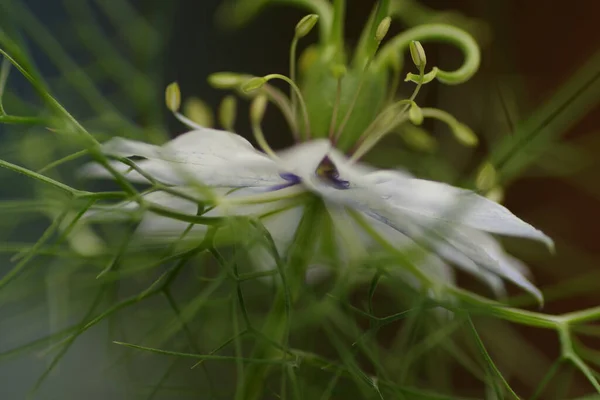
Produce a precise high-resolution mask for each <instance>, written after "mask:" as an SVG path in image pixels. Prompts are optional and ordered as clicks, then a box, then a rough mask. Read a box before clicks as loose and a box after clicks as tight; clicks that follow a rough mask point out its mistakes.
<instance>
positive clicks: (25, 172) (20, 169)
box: [0, 160, 84, 196]
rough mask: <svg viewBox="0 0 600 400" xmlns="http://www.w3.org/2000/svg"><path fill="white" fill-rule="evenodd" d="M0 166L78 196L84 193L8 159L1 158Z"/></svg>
mask: <svg viewBox="0 0 600 400" xmlns="http://www.w3.org/2000/svg"><path fill="white" fill-rule="evenodd" d="M0 167H2V168H6V169H9V170H11V171H13V172H17V173H19V174H23V175H25V176H28V177H30V178H33V179H35V180H38V181H40V182H43V183H46V184H48V185H50V186H54V187H55V188H57V189H60V190H62V191H64V192H67V193H68V194H70V195H74V196H77V195H80V194H83V193H84V192H82V191H80V190H77V189H74V188H72V187H71V186H68V185H65V184H64V183H61V182H58V181H55V180H54V179H52V178H48V177H47V176H44V175H42V174H38V173H37V172H33V171H30V170H28V169H27V168H23V167H20V166H18V165H15V164H12V163H9V162H8V161H4V160H0Z"/></svg>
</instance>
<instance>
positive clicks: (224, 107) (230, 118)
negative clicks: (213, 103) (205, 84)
mask: <svg viewBox="0 0 600 400" xmlns="http://www.w3.org/2000/svg"><path fill="white" fill-rule="evenodd" d="M236 113H237V100H236V99H235V97H234V96H231V95H230V96H226V97H225V98H224V99H223V101H221V105H220V106H219V123H220V124H221V126H222V127H223V128H224V129H225V130H228V131H233V130H234V125H235V117H236Z"/></svg>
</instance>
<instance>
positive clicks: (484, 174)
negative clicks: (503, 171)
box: [475, 162, 497, 191]
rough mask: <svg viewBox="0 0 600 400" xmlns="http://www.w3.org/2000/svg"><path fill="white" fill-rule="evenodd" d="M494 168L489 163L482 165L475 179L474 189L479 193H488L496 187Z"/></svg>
mask: <svg viewBox="0 0 600 400" xmlns="http://www.w3.org/2000/svg"><path fill="white" fill-rule="evenodd" d="M496 178H497V173H496V168H494V166H493V165H492V164H490V163H489V162H485V163H483V165H482V166H481V168H479V172H478V173H477V177H476V178H475V187H477V189H479V190H481V191H488V190H490V189H492V188H493V187H494V186H495V185H496V180H497V179H496Z"/></svg>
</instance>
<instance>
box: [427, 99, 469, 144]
mask: <svg viewBox="0 0 600 400" xmlns="http://www.w3.org/2000/svg"><path fill="white" fill-rule="evenodd" d="M421 111H422V113H423V116H424V117H425V118H435V119H437V120H439V121H442V122H444V123H446V124H447V125H448V127H449V128H450V130H451V131H452V134H453V135H454V137H455V138H456V140H458V141H459V142H460V143H462V144H463V145H465V146H469V147H472V146H475V145H477V143H479V139H478V138H477V135H475V133H473V131H472V130H471V128H469V127H468V126H466V125H465V124H462V123H460V122H459V121H458V120H457V119H456V118H454V117H453V116H452V114H449V113H447V112H446V111H442V110H438V109H437V108H422V109H421Z"/></svg>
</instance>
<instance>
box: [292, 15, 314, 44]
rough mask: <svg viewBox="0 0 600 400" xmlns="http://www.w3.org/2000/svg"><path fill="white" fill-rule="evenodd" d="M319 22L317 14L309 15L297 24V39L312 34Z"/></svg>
mask: <svg viewBox="0 0 600 400" xmlns="http://www.w3.org/2000/svg"><path fill="white" fill-rule="evenodd" d="M318 20H319V16H318V15H317V14H308V15H307V16H305V17H304V18H302V19H301V20H300V22H298V24H296V38H298V39H300V38H302V37H304V36H306V35H308V34H309V33H310V31H311V30H312V28H314V26H315V24H316V23H317V21H318Z"/></svg>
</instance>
